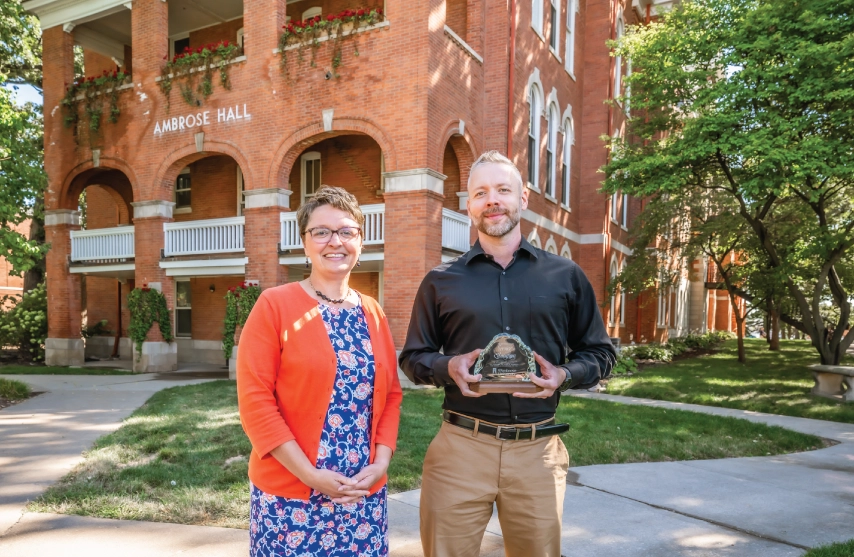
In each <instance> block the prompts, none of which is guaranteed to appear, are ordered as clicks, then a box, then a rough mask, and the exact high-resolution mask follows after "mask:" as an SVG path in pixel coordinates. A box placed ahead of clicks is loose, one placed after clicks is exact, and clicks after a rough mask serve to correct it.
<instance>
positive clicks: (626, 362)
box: [611, 352, 638, 375]
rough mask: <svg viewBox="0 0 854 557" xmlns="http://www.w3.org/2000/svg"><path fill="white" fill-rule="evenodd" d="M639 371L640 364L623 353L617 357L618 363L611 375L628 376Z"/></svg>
mask: <svg viewBox="0 0 854 557" xmlns="http://www.w3.org/2000/svg"><path fill="white" fill-rule="evenodd" d="M637 370H638V364H637V362H635V361H634V360H633V359H632V358H631V357H630V356H624V355H623V354H622V352H621V353H620V355H619V356H618V357H617V363H615V364H614V367H613V369H611V375H626V374H629V373H634V372H636V371H637Z"/></svg>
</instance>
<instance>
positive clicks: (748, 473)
mask: <svg viewBox="0 0 854 557" xmlns="http://www.w3.org/2000/svg"><path fill="white" fill-rule="evenodd" d="M9 377H11V378H14V379H18V380H24V381H26V382H27V383H30V384H31V385H33V386H34V388H35V389H36V390H45V391H50V392H49V393H47V394H43V395H40V396H38V397H36V398H34V399H31V400H29V401H26V402H24V403H22V404H19V405H16V406H13V407H10V408H7V409H5V410H3V411H0V446H2V447H3V448H4V451H3V453H2V456H0V533H2V532H5V535H2V534H0V554H2V555H3V557H29V556H31V555H34V554H48V555H56V554H59V555H63V556H69V557H75V556H81V557H83V556H85V557H94V556H99V555H107V554H110V555H112V554H115V553H120V554H122V557H137V556H139V557H143V556H145V557H150V556H171V555H177V554H181V555H188V556H194V555H198V556H200V557H201V556H202V555H204V556H206V557H208V556H211V557H220V556H222V557H231V556H234V557H238V556H245V555H246V554H247V546H248V532H247V531H245V530H233V529H227V528H212V527H201V526H183V525H176V524H161V523H151V522H132V521H119V520H106V519H98V518H89V517H77V516H65V515H52V514H39V513H26V514H23V515H22V510H23V507H24V505H25V502H26V500H28V499H31V498H33V497H35V496H36V495H38V493H40V492H41V491H42V490H44V489H45V488H46V487H47V486H48V485H49V484H50V483H52V482H54V481H56V480H57V479H58V478H59V477H61V476H62V475H63V474H64V473H65V472H67V471H68V470H70V469H71V468H72V467H73V466H74V465H75V464H76V463H77V462H80V461H81V460H82V457H81V456H80V453H81V452H82V451H83V450H86V449H87V448H88V447H89V446H90V445H91V443H92V442H93V441H94V440H95V439H96V438H97V437H99V436H100V435H102V434H104V433H107V432H109V431H112V430H114V429H115V428H117V427H118V426H119V424H120V421H121V419H122V418H124V417H125V416H127V415H129V414H130V413H131V412H132V410H133V409H134V408H136V407H137V406H139V405H141V404H142V403H143V402H144V401H145V400H146V399H147V398H148V397H149V396H150V395H151V394H152V393H153V392H155V391H156V390H159V389H161V388H164V387H167V386H173V385H179V384H190V383H197V382H200V380H185V379H183V378H180V377H176V378H175V380H163V379H158V378H157V377H155V376H74V377H70V376H14V377H12V376H9ZM576 396H581V397H586V398H598V399H600V400H610V401H614V402H621V403H625V404H643V405H650V406H659V407H664V408H668V409H670V408H672V409H678V410H689V411H697V412H703V413H707V414H716V415H724V416H731V417H737V418H744V419H748V420H751V421H755V422H762V423H766V424H770V425H778V426H781V427H785V428H787V429H792V430H796V431H802V432H804V433H810V434H814V435H819V436H822V437H825V438H830V439H834V440H836V441H839V444H838V445H836V446H833V447H830V448H827V449H822V450H818V451H811V452H807V453H801V454H795V455H781V456H773V457H770V456H769V457H760V458H736V459H725V460H711V461H689V462H663V463H649V464H646V463H645V464H619V465H602V466H586V467H579V468H573V469H572V470H571V473H570V480H571V481H570V485H568V486H567V494H566V500H565V503H564V529H563V540H562V553H563V554H564V555H567V556H569V555H571V556H572V557H587V556H590V557H593V556H596V557H609V556H615V557H616V556H619V557H635V556H636V557H641V556H644V557H647V556H654V557H670V556H674V557H676V556H680V557H682V556H684V557H705V556H709V557H711V556H720V555H723V556H727V555H732V556H740V557H741V556H744V557H754V556H756V557H759V556H763V557H765V556H767V557H787V556H796V555H802V554H803V553H804V550H805V548H808V547H814V546H817V545H823V544H826V543H831V542H834V541H843V540H847V539H851V538H854V425H849V424H839V423H834V422H824V421H819V420H808V419H802V418H789V417H785V416H774V415H765V414H759V413H755V412H745V411H739V410H731V409H726V408H712V407H705V406H694V405H686V404H679V403H670V402H661V401H652V400H644V399H631V398H626V397H617V396H611V395H603V394H592V393H578V394H577V395H576ZM20 426H27V428H26V433H24V432H23V431H22V428H21V427H20ZM33 441H35V442H33ZM6 447H9V448H10V449H11V450H9V451H7V450H5V449H6ZM569 450H570V452H572V447H569ZM419 497H420V493H419V491H418V490H416V491H410V492H406V493H399V494H395V495H392V496H391V497H390V500H389V517H390V518H389V520H390V530H391V536H390V537H391V540H390V544H391V555H392V556H393V557H417V556H420V555H421V545H420V541H419V534H418V503H419ZM10 526H11V527H10ZM503 553H504V552H503V544H502V542H501V528H500V525H499V524H498V520H497V517H495V516H493V520H492V521H491V523H490V524H489V526H488V528H487V534H486V536H485V537H484V541H483V544H482V546H481V556H482V557H499V556H500V555H503Z"/></svg>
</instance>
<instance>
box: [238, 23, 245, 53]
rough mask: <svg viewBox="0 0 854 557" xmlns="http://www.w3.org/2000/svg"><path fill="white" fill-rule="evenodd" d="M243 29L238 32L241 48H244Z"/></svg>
mask: <svg viewBox="0 0 854 557" xmlns="http://www.w3.org/2000/svg"><path fill="white" fill-rule="evenodd" d="M243 38H244V37H243V27H241V28H240V29H238V30H237V44H239V45H240V48H243V46H244V44H243Z"/></svg>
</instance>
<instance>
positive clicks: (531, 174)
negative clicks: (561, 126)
mask: <svg viewBox="0 0 854 557" xmlns="http://www.w3.org/2000/svg"><path fill="white" fill-rule="evenodd" d="M540 98H541V97H540V90H539V88H538V87H537V86H536V85H531V92H530V97H529V99H528V106H529V107H530V112H531V113H530V119H529V120H528V184H529V185H530V186H531V187H532V188H533V189H534V190H536V191H540V190H539V187H538V183H539V174H540V112H541V110H542V109H541V108H540Z"/></svg>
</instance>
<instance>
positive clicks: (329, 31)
mask: <svg viewBox="0 0 854 557" xmlns="http://www.w3.org/2000/svg"><path fill="white" fill-rule="evenodd" d="M383 19H384V16H383V11H382V8H376V9H358V10H344V11H343V12H341V13H338V14H329V15H327V16H326V17H325V18H323V17H321V16H315V17H312V18H310V19H307V20H305V21H296V22H291V23H288V24H287V25H284V26H283V27H282V29H284V32H283V33H282V35H281V36H280V37H279V53H280V54H281V56H282V61H281V66H282V72H283V73H284V74H285V77H286V78H288V79H290V68H289V65H288V58H289V56H288V52H289V51H290V50H293V47H294V45H296V47H297V48H296V51H297V58H298V60H299V63H300V64H302V62H303V61H304V60H305V57H304V54H303V51H304V49H305V47H306V46H310V48H311V67H312V68H313V67H315V66H317V62H316V53H317V49H318V48H320V38H321V37H322V36H323V35H324V34H325V36H326V37H327V39H332V41H333V46H332V61H331V65H332V75H333V77H335V78H338V77H339V75H338V71H337V70H338V68H339V67H340V66H341V60H342V54H341V51H342V43H343V41H345V40H349V39H352V38H354V37H355V31H356V29H358V28H359V27H366V26H368V25H373V24H375V23H379V22H381V21H383ZM348 26H349V27H351V29H350V30H349V32H348V33H346V34H345V32H346V31H347V29H346V27H348ZM353 54H354V55H355V56H358V55H359V47H358V46H356V45H354V50H353Z"/></svg>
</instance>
